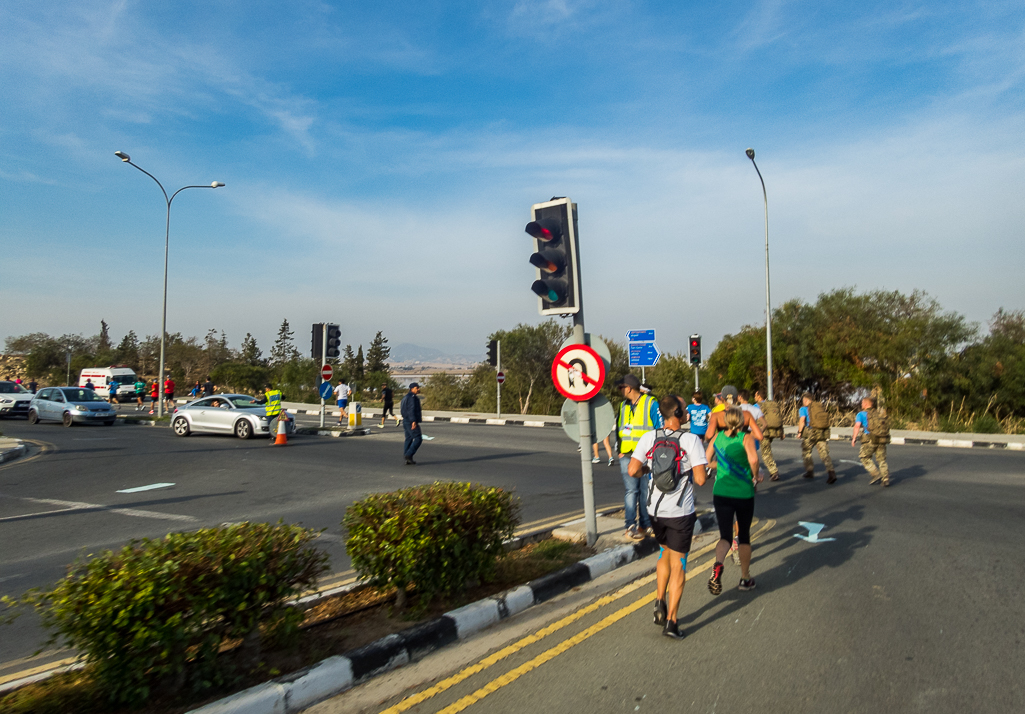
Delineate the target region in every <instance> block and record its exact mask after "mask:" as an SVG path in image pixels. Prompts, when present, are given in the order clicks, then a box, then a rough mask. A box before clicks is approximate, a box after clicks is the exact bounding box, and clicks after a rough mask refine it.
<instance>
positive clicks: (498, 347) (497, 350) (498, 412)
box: [495, 340, 503, 419]
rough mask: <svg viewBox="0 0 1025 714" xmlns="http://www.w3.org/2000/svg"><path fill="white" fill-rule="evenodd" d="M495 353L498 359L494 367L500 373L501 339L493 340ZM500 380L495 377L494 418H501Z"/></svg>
mask: <svg viewBox="0 0 1025 714" xmlns="http://www.w3.org/2000/svg"><path fill="white" fill-rule="evenodd" d="M495 354H496V355H497V357H498V359H496V360H495V361H496V362H498V366H496V367H495V369H496V370H497V371H498V373H499V374H502V341H501V340H496V341H495ZM502 381H503V380H501V379H496V380H495V382H496V384H497V385H498V396H497V398H496V401H495V405H496V406H495V415H496V416H495V418H496V419H501V418H502Z"/></svg>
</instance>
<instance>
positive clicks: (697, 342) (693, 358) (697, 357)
mask: <svg viewBox="0 0 1025 714" xmlns="http://www.w3.org/2000/svg"><path fill="white" fill-rule="evenodd" d="M690 363H691V364H692V365H694V366H695V367H696V366H698V365H700V364H701V335H691V336H690Z"/></svg>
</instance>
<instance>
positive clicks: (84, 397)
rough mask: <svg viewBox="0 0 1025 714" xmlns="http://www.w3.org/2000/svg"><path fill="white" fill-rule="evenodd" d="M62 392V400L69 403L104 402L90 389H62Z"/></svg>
mask: <svg viewBox="0 0 1025 714" xmlns="http://www.w3.org/2000/svg"><path fill="white" fill-rule="evenodd" d="M60 391H62V392H64V398H65V399H67V400H68V401H69V402H103V401H106V400H105V399H103V398H102V397H99V396H97V395H96V392H94V391H93V390H91V389H62V390H60Z"/></svg>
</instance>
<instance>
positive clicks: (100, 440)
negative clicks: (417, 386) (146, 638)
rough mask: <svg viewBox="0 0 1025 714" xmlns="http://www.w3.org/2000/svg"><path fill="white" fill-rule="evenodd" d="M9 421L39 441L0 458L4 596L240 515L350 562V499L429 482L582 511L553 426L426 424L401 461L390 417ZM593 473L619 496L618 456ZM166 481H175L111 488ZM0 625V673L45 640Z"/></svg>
mask: <svg viewBox="0 0 1025 714" xmlns="http://www.w3.org/2000/svg"><path fill="white" fill-rule="evenodd" d="M306 419H307V420H309V421H310V422H311V423H312V422H314V421H315V419H316V417H307V418H306ZM374 424H376V422H374ZM3 430H4V433H5V434H6V435H7V436H12V437H16V438H21V439H30V440H33V441H35V442H37V444H36V445H34V448H33V450H32V452H31V453H30V454H29V455H27V456H26V457H23V458H21V459H18V460H15V461H12V462H10V463H9V464H4V465H2V466H0V542H2V543H3V548H2V549H0V594H6V595H12V596H13V595H19V594H21V593H23V592H25V591H26V590H27V589H29V588H31V587H37V586H41V585H46V584H48V583H52V582H53V581H55V580H56V579H58V578H59V577H61V575H63V573H64V571H65V568H66V566H67V564H69V563H71V562H73V561H74V560H75V558H76V557H78V556H79V555H80V554H83V553H95V552H98V551H102V550H104V549H108V548H111V549H113V548H117V547H120V546H121V545H123V544H124V543H125V542H126V541H128V540H129V539H131V538H141V537H160V536H162V535H164V534H166V533H168V532H171V531H177V530H188V529H194V528H199V527H203V526H210V525H217V524H221V523H230V522H238V521H244V520H250V521H265V522H275V521H277V520H278V519H283V520H284V521H285V522H288V523H302V524H303V525H305V526H308V527H312V528H318V529H320V528H324V529H326V531H325V533H324V535H323V536H322V537H321V539H320V540H319V541H318V544H319V545H320V546H321V547H322V548H324V549H325V550H326V551H327V552H328V553H329V554H330V556H331V565H332V571H333V572H341V571H345V570H347V569H348V568H349V567H350V566H349V559H348V557H347V555H346V553H345V549H344V546H343V534H342V529H341V527H340V522H341V520H342V517H343V516H344V513H345V509H346V508H347V507H348V506H349V505H350V504H351V503H353V502H354V501H356V500H359V499H360V498H362V497H363V496H365V495H366V494H369V493H374V492H381V491H390V490H394V489H398V488H403V487H406V486H412V485H416V484H422V483H431V482H433V481H435V480H465V481H474V482H479V483H483V484H487V485H495V486H502V487H504V488H507V489H511V490H513V491H514V492H515V493H516V494H517V495H518V496H519V499H520V507H521V517H522V521H523V522H524V523H527V522H532V521H537V520H540V519H545V518H549V517H554V516H558V515H560V514H565V513H571V512H577V511H579V510H581V508H582V499H581V494H580V465H579V464H580V461H579V454H578V453H577V451H576V449H575V447H574V445H573V443H572V442H571V441H570V440H569V439H567V438H566V436H565V435H564V434H563V433H562V430H561V429H550V428H548V429H543V428H532V427H519V426H505V427H497V426H496V427H487V426H477V425H459V424H448V423H437V424H425V425H424V433H425V435H427V436H433V437H434V439H433V440H431V441H425V442H424V444H423V446H422V447H421V449H420V452H419V453H418V454H417V462H418V464H417V465H416V466H406V465H404V463H403V458H402V440H403V432H402V429H401V428H396V427H395V426H394V423H393V424H392V425H390V426H388V427H387V428H386V429H383V430H379V429H377V428H376V426H373V427H372V433H371V434H370V435H369V436H362V437H346V438H330V437H319V436H296V437H293V438H291V439H290V441H289V444H288V446H287V447H273V446H269V442H268V440H267V439H254V440H250V441H241V440H239V439H236V438H234V437H226V436H210V435H193V436H190V437H187V438H181V437H177V436H175V435H174V434H173V433H172V431H171V429H170V427H148V426H131V425H122V424H119V425H115V426H112V427H104V426H92V425H90V426H76V427H73V428H70V429H67V428H64V427H63V426H61V425H59V424H39V425H35V426H33V425H29V424H28V423H27V422H25V421H23V420H5V421H4V422H3ZM40 447H41V448H40ZM596 476H597V478H596V489H595V491H596V499H597V503H598V504H599V505H606V504H607V505H615V504H616V503H621V502H622V486H621V477H620V475H619V469H618V466H617V467H615V468H608V467H606V466H605V464H604V463H603V464H601V465H600V466H599V467H598V468H597V470H596ZM160 483H169V484H173V486H169V487H165V488H159V489H154V490H149V491H142V492H136V493H118V491H121V490H124V489H132V488H138V487H142V486H148V485H152V484H160ZM0 634H2V636H0V677H2V676H3V675H4V674H5V672H6V671H9V670H10V669H11V667H10V666H8V667H6V668H5V667H4V666H3V663H8V662H10V661H12V660H21V659H23V658H25V657H28V656H29V655H30V654H31V653H32V652H34V651H35V650H36V649H37V648H38V646H39V645H40V643H41V642H42V640H43V637H42V635H41V633H40V631H39V629H38V626H37V625H36V623H35V621H34V619H33V618H31V617H23V618H22V619H21V620H19V621H18V622H17V623H16V624H15V625H12V626H9V627H7V628H5V629H4V630H2V631H0Z"/></svg>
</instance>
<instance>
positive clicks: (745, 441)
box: [705, 407, 762, 595]
mask: <svg viewBox="0 0 1025 714" xmlns="http://www.w3.org/2000/svg"><path fill="white" fill-rule="evenodd" d="M743 427H744V412H743V411H742V410H741V409H740V408H739V407H727V409H726V411H725V412H723V429H722V431H720V432H719V433H718V434H716V435H715V438H714V440H713V441H712V442H711V443H709V445H708V450H707V451H706V453H705V456H706V458H707V459H708V462H709V463H710V464H711V463H714V464H716V474H715V484H714V485H713V486H712V505H713V506H714V507H715V518H716V520H717V521H718V522H719V542H718V543H717V544H716V546H715V564H714V565H713V566H712V574H711V576H710V577H709V578H708V590H709V592H711V593H712V594H713V595H719V594H720V593H722V574H723V570H724V565H723V562H724V561H725V558H726V555H727V554H728V553H729V552H730V550H731V546H732V540H733V524H734V521H736V529H737V535H736V540H737V543H739V548H738V550H739V553H740V584H739V585H738V586H737V589H738V590H754V587H755V581H754V578H752V577H751V520H752V518H753V517H754V511H755V484H757V483H758V482H760V481H761V480H762V477H761V475H760V474H759V473H758V453H757V452H756V451H755V439H754V436H753V435H752V434H751V433H749V432H744V430H743Z"/></svg>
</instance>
